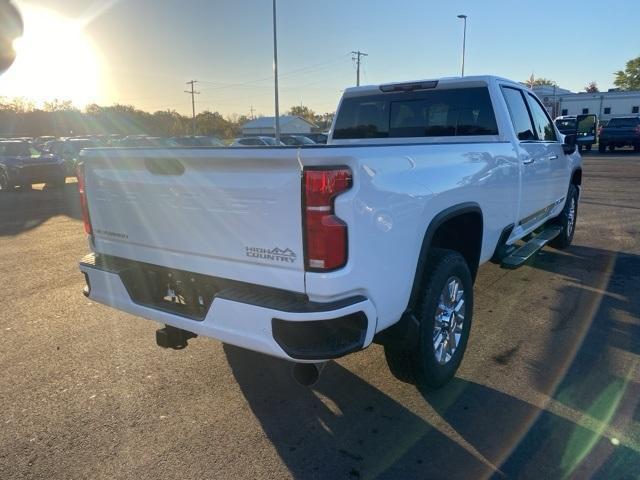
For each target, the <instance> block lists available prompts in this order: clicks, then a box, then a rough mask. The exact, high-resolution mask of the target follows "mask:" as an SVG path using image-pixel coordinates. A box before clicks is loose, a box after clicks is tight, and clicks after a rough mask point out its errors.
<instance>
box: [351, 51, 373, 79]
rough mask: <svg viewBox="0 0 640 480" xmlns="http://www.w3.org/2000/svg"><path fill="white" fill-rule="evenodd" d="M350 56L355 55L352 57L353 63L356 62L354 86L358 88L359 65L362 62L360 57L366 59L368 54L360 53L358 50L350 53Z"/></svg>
mask: <svg viewBox="0 0 640 480" xmlns="http://www.w3.org/2000/svg"><path fill="white" fill-rule="evenodd" d="M351 54H352V55H355V57H352V60H355V62H356V66H357V73H356V86H358V87H359V86H360V63H361V62H362V60H361V58H362V57H368V56H369V54H368V53H364V52H361V51H360V50H358V51H356V52H351Z"/></svg>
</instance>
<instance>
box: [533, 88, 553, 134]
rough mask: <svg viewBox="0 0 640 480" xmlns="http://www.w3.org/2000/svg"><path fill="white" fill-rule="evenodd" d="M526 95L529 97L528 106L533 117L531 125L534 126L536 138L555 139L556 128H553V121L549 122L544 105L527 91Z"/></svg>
mask: <svg viewBox="0 0 640 480" xmlns="http://www.w3.org/2000/svg"><path fill="white" fill-rule="evenodd" d="M527 96H528V97H529V108H531V116H532V117H533V125H534V126H535V127H536V133H537V134H538V140H543V141H545V142H555V141H557V140H558V139H557V138H556V130H555V129H554V128H553V123H551V120H550V119H549V116H548V115H547V112H546V111H545V109H544V107H543V106H542V105H540V102H539V101H538V99H537V98H536V97H534V96H533V95H531V94H530V93H527Z"/></svg>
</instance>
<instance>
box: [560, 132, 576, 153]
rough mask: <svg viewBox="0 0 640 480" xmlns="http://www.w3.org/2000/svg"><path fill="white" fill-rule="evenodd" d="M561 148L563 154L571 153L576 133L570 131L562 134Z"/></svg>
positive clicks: (574, 146)
mask: <svg viewBox="0 0 640 480" xmlns="http://www.w3.org/2000/svg"><path fill="white" fill-rule="evenodd" d="M562 150H563V151H564V153H565V155H571V154H572V153H573V152H575V151H576V134H575V133H570V134H568V135H565V136H564V143H563V144H562Z"/></svg>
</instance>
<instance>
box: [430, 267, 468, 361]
mask: <svg viewBox="0 0 640 480" xmlns="http://www.w3.org/2000/svg"><path fill="white" fill-rule="evenodd" d="M464 309H465V293H464V289H463V288H462V281H461V280H460V279H459V278H458V277H456V276H452V277H449V279H448V280H447V282H446V283H445V285H444V288H443V289H442V292H441V293H440V298H439V300H438V307H437V308H436V318H435V328H434V329H433V351H434V353H435V356H436V361H437V362H438V363H439V364H440V365H445V364H446V363H447V362H449V360H451V357H453V354H454V353H455V351H456V349H457V348H458V344H459V343H460V338H461V337H462V328H463V324H464Z"/></svg>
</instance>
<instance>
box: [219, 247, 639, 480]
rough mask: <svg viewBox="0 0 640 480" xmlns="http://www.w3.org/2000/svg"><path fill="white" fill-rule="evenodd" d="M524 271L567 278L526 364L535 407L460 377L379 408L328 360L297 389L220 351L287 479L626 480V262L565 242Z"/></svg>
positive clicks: (634, 305)
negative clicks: (544, 335) (539, 346)
mask: <svg viewBox="0 0 640 480" xmlns="http://www.w3.org/2000/svg"><path fill="white" fill-rule="evenodd" d="M531 266H532V267H533V268H538V269H543V270H547V271H549V272H551V273H553V274H555V275H562V276H564V277H567V279H568V280H569V281H568V283H569V286H565V287H562V291H561V292H560V295H559V301H558V302H559V303H558V305H557V306H556V308H555V309H554V314H553V317H552V319H551V325H550V326H549V327H550V328H551V329H552V330H553V332H552V333H553V334H551V335H549V338H550V341H549V342H548V343H547V344H546V345H545V347H544V349H543V350H544V351H542V352H540V354H539V355H536V357H535V358H536V361H535V362H534V363H533V364H532V365H531V368H532V370H533V371H534V374H533V380H530V382H531V383H533V385H531V387H533V389H531V388H529V390H530V391H533V392H535V391H536V390H537V391H538V392H541V393H543V394H544V395H548V397H544V398H546V400H540V401H536V402H533V401H525V400H523V399H521V398H516V397H514V396H512V395H510V394H507V393H505V392H501V391H499V390H496V389H495V388H491V387H489V386H486V385H482V384H481V383H477V382H476V381H470V380H464V379H461V378H455V379H454V380H453V381H451V382H450V383H449V384H447V385H446V386H445V387H443V388H442V389H440V390H438V391H435V392H423V393H422V394H421V395H420V394H417V390H416V389H415V388H414V387H412V386H408V385H398V386H394V387H393V389H394V390H393V391H394V392H397V393H394V394H393V397H395V398H392V396H390V395H389V394H387V393H384V392H382V391H380V390H379V389H377V388H375V387H374V386H372V385H370V384H369V383H367V382H366V381H364V380H363V379H361V378H360V377H358V376H356V375H355V374H353V373H351V372H350V371H349V370H347V369H346V368H344V367H343V366H341V365H340V364H339V363H337V362H330V363H329V364H328V365H327V367H326V368H325V370H324V372H323V375H322V377H321V379H320V381H319V382H318V384H317V385H315V386H314V387H313V388H312V389H305V388H303V387H300V386H298V385H296V384H295V383H294V382H293V380H292V378H291V375H290V371H289V368H288V364H287V363H286V362H283V361H280V360H277V359H273V358H269V357H265V356H263V355H260V354H257V353H252V352H248V351H244V350H241V349H238V348H236V347H231V346H228V345H227V346H225V347H224V348H225V353H226V356H227V358H228V361H229V364H230V366H231V369H232V372H233V375H234V376H235V378H236V380H237V381H238V384H239V385H240V388H241V389H242V392H243V394H244V396H245V398H246V399H247V401H248V403H249V406H250V408H251V409H252V411H253V413H254V414H255V416H256V417H257V419H258V420H259V421H260V423H261V425H262V428H263V430H264V432H265V434H266V435H267V436H268V438H269V439H270V441H271V442H272V444H273V445H274V447H275V448H276V449H277V451H278V454H279V455H280V457H281V458H282V460H283V461H284V462H285V463H286V465H287V467H288V468H289V470H290V471H291V473H292V475H293V476H294V477H295V478H442V477H447V478H512V477H525V478H560V477H567V476H572V477H573V476H577V477H578V478H580V477H587V476H594V477H597V478H612V479H627V478H629V479H631V478H637V477H636V475H637V472H638V466H639V465H640V443H639V442H638V439H637V438H635V437H636V436H637V435H638V433H640V404H639V400H638V399H639V398H640V384H639V383H638V381H637V378H638V372H639V371H640V363H639V362H638V356H639V355H640V326H639V325H638V323H637V321H638V317H639V312H640V303H638V302H639V299H638V298H637V297H638V295H637V294H638V292H639V291H640V257H638V256H635V255H629V254H622V253H617V252H611V251H605V250H600V249H594V248H589V247H579V246H574V247H572V248H570V249H569V250H568V251H566V252H564V253H559V252H557V251H553V250H549V251H545V252H544V253H543V254H541V255H539V257H538V258H536V259H535V260H534V262H533V263H532V265H531ZM593 270H595V272H594V271H593ZM594 273H595V274H594ZM566 284H567V282H563V285H566ZM616 312H625V313H626V314H627V316H630V317H631V318H632V319H634V320H633V321H632V322H629V321H628V320H625V318H619V317H620V316H619V315H618V314H617V313H616ZM633 322H635V323H633ZM476 341H480V340H479V339H476ZM620 352H622V353H621V354H622V355H623V356H626V357H624V360H623V361H622V362H621V360H620V358H616V354H620ZM369 353H371V352H369ZM538 358H539V361H538V360H537V359H538ZM633 375H636V378H635V380H634V379H633ZM396 387H397V388H396ZM534 396H535V393H534ZM416 399H417V400H416ZM400 402H401V403H400Z"/></svg>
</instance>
